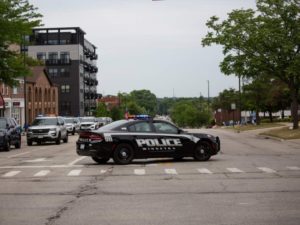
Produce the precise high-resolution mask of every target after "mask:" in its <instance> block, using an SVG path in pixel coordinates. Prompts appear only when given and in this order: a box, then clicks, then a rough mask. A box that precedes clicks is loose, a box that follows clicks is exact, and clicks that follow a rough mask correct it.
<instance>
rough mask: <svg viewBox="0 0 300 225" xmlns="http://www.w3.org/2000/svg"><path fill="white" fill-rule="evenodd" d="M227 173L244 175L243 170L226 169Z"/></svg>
mask: <svg viewBox="0 0 300 225" xmlns="http://www.w3.org/2000/svg"><path fill="white" fill-rule="evenodd" d="M227 170H228V171H230V172H231V173H244V171H243V170H240V169H238V168H227Z"/></svg>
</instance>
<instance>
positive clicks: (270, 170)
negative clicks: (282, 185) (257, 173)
mask: <svg viewBox="0 0 300 225" xmlns="http://www.w3.org/2000/svg"><path fill="white" fill-rule="evenodd" d="M257 169H259V170H261V171H263V172H265V173H276V171H275V170H273V169H270V168H267V167H257Z"/></svg>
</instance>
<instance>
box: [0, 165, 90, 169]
mask: <svg viewBox="0 0 300 225" xmlns="http://www.w3.org/2000/svg"><path fill="white" fill-rule="evenodd" d="M73 167H80V168H81V167H84V166H83V165H72V166H70V165H50V166H0V169H28V168H31V169H32V168H73Z"/></svg>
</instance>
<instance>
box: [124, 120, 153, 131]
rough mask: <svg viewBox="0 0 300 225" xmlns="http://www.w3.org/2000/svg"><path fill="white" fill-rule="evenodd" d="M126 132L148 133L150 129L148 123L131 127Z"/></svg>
mask: <svg viewBox="0 0 300 225" xmlns="http://www.w3.org/2000/svg"><path fill="white" fill-rule="evenodd" d="M128 130H129V131H132V132H150V131H151V127H150V124H149V123H147V122H141V123H136V124H133V125H131V126H130V127H129V129H128Z"/></svg>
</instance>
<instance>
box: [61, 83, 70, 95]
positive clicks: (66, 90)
mask: <svg viewBox="0 0 300 225" xmlns="http://www.w3.org/2000/svg"><path fill="white" fill-rule="evenodd" d="M61 92H62V93H69V92H70V85H68V84H64V85H61Z"/></svg>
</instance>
